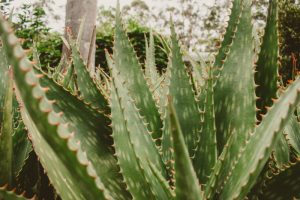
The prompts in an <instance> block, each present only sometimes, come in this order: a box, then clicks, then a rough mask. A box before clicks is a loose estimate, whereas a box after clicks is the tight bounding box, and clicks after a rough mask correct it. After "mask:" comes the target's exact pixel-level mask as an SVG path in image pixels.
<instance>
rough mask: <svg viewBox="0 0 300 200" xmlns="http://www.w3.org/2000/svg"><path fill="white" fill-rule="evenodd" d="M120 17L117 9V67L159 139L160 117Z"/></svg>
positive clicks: (160, 132)
mask: <svg viewBox="0 0 300 200" xmlns="http://www.w3.org/2000/svg"><path fill="white" fill-rule="evenodd" d="M120 15H121V14H120V9H117V15H116V28H115V43H114V55H113V58H114V62H115V66H116V69H117V70H118V71H119V72H120V75H121V76H122V78H123V80H127V83H126V85H127V87H128V89H129V91H130V93H131V95H132V98H133V99H134V101H135V102H136V106H137V107H138V109H140V114H141V115H142V116H144V117H145V119H146V121H147V123H149V130H150V131H151V132H153V134H152V136H153V138H154V139H157V138H160V137H161V135H162V131H161V128H162V122H161V119H160V115H159V113H158V109H157V107H156V105H155V101H154V99H153V96H152V94H151V92H150V89H149V87H148V85H147V82H146V80H145V78H144V74H143V71H142V68H141V66H140V64H139V63H138V59H137V56H136V54H135V52H134V49H133V47H132V46H131V44H130V42H129V40H128V37H127V35H126V32H125V31H124V29H123V26H122V22H121V16H120Z"/></svg>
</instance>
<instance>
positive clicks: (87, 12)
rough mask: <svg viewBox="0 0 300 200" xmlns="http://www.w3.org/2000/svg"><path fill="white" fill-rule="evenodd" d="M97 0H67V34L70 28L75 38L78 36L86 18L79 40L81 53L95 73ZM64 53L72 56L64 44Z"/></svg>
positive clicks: (91, 70) (67, 56)
mask: <svg viewBox="0 0 300 200" xmlns="http://www.w3.org/2000/svg"><path fill="white" fill-rule="evenodd" d="M96 17H97V0H67V6H66V21H65V27H66V29H65V36H66V38H67V30H68V29H70V31H71V33H72V35H73V37H74V38H77V37H78V33H79V28H80V25H81V22H82V20H84V25H83V32H82V35H81V39H80V40H79V44H78V45H79V47H80V48H79V49H80V54H81V56H82V58H83V60H84V61H85V62H86V64H87V65H88V69H89V70H90V72H91V73H92V74H93V73H94V72H95V48H96V45H95V42H96V37H95V36H96V31H95V29H96V26H95V25H96ZM63 55H65V56H66V58H69V57H70V52H69V51H68V50H67V48H66V47H65V46H64V48H63Z"/></svg>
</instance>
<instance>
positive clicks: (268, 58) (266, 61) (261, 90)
mask: <svg viewBox="0 0 300 200" xmlns="http://www.w3.org/2000/svg"><path fill="white" fill-rule="evenodd" d="M277 9H278V8H277V0H273V1H270V5H269V11H268V18H267V24H266V28H265V35H264V36H263V40H262V45H261V50H260V53H259V55H258V61H257V67H256V71H257V72H256V73H255V83H256V84H257V85H258V87H257V88H256V95H257V96H258V97H259V99H258V100H257V104H256V105H257V108H258V109H259V111H258V114H265V113H266V112H267V108H266V107H270V106H272V104H273V101H272V99H273V98H276V97H277V88H278V85H277V84H278V83H277V79H278V56H279V50H278V49H279V47H278V43H279V41H278V30H277V23H278V10H277ZM258 118H259V119H260V118H261V117H260V116H259V115H258Z"/></svg>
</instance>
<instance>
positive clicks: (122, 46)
mask: <svg viewBox="0 0 300 200" xmlns="http://www.w3.org/2000/svg"><path fill="white" fill-rule="evenodd" d="M251 4H252V2H251V1H250V0H234V1H233V2H232V6H231V14H230V19H229V21H228V27H227V32H226V33H225V35H224V38H223V42H222V44H221V46H220V48H219V52H218V54H217V55H216V58H215V61H214V63H205V62H204V64H202V65H200V64H199V63H197V62H196V61H193V60H192V61H191V65H192V68H191V69H190V68H187V67H186V66H185V62H184V61H183V53H182V51H181V46H180V44H179V41H178V39H177V37H176V33H175V28H174V27H173V26H172V25H171V38H170V46H169V47H167V48H168V50H167V52H169V64H168V68H167V71H166V72H165V73H164V74H162V75H161V74H159V73H158V72H157V71H156V66H155V59H154V56H155V52H154V45H155V44H154V40H153V35H152V34H151V36H150V39H149V43H148V42H147V44H146V49H147V50H146V51H147V56H146V57H147V58H146V62H145V63H146V64H145V70H144V69H143V68H142V67H141V65H140V63H139V62H138V59H137V57H136V54H135V52H134V50H133V48H132V46H131V44H130V41H129V40H128V38H127V36H126V32H125V30H124V28H123V25H122V20H121V14H120V12H117V15H116V26H115V42H114V52H113V55H112V56H111V55H109V54H108V53H107V62H108V65H109V68H110V76H109V77H107V75H106V74H104V73H103V72H102V74H101V76H102V77H105V78H104V79H101V80H99V79H95V78H93V77H91V76H90V73H89V72H88V71H87V68H86V65H85V63H84V62H83V61H82V59H81V57H80V54H79V51H78V48H77V46H76V42H74V41H73V40H72V39H71V40H70V49H71V50H72V58H73V62H72V64H71V65H70V67H69V70H68V72H67V73H66V75H61V74H60V73H59V71H58V72H55V73H54V74H46V73H45V72H43V71H42V70H41V69H40V68H39V67H38V66H39V65H38V64H36V63H33V62H31V61H29V60H28V59H27V57H26V53H25V52H24V50H23V49H22V48H21V46H20V44H19V42H18V38H16V37H15V36H14V34H13V30H12V29H11V27H10V25H9V23H8V22H6V21H5V20H4V19H3V17H0V34H1V38H2V43H3V48H2V49H1V66H0V67H1V68H0V70H1V71H0V72H1V73H0V78H1V79H0V80H1V85H0V87H1V90H0V106H1V108H3V109H2V110H1V112H0V114H1V115H0V116H1V117H0V126H1V129H0V130H1V132H0V149H1V151H0V154H1V156H2V157H1V161H0V166H1V167H0V177H1V180H0V181H1V182H0V183H1V184H3V185H4V184H6V185H5V187H2V188H0V199H1V198H2V199H25V198H26V197H28V196H29V195H28V194H27V189H26V187H25V188H24V184H21V183H20V182H21V181H20V175H18V174H19V173H23V174H24V171H25V172H28V170H26V169H27V168H28V167H29V168H30V166H31V162H30V159H29V158H30V155H31V154H33V153H35V154H36V155H37V157H38V159H34V158H33V160H34V162H33V163H36V162H37V161H38V162H40V163H41V166H40V167H42V168H43V169H44V170H45V173H46V175H45V174H44V173H41V174H44V176H47V177H48V178H49V180H50V183H51V185H53V187H54V188H55V193H57V194H58V195H59V197H58V196H57V195H52V196H51V198H52V199H58V198H62V199H72V200H73V199H89V200H90V199H180V200H181V199H195V200H196V199H199V200H202V199H230V200H231V199H244V198H246V197H248V198H249V199H291V198H292V197H299V196H300V193H299V191H300V184H299V183H300V178H299V177H300V176H299V174H300V168H299V165H300V158H299V153H300V133H299V132H300V127H299V126H300V125H299V122H298V118H297V116H298V115H296V114H295V111H296V110H297V106H298V104H299V102H300V79H296V80H295V81H294V82H293V83H292V84H291V85H290V86H289V87H288V88H283V87H280V86H279V84H278V72H277V71H278V65H279V64H278V60H279V55H278V49H279V43H278V32H277V12H278V10H277V1H275V0H271V1H270V5H269V15H268V20H267V25H266V28H265V35H264V36H263V38H262V44H261V50H260V52H259V53H258V54H256V52H255V51H254V37H253V35H252V34H253V32H252V23H251V19H252V16H251ZM166 46H168V45H166ZM4 50H5V53H4ZM3 61H5V62H3ZM6 61H7V62H6ZM8 63H9V64H10V65H11V66H12V67H11V68H12V69H9V67H8ZM9 71H12V72H11V77H12V76H13V78H9V76H7V74H9ZM12 82H13V83H14V85H15V87H14V94H13V93H12V91H13V89H12V87H13V83H12ZM14 95H15V96H16V99H17V100H18V103H17V102H15V104H13V101H14V98H15V97H14ZM14 108H15V109H14ZM13 110H15V112H13ZM19 112H20V113H21V116H22V121H23V122H24V124H25V126H26V128H27V129H28V135H29V138H30V141H31V143H32V146H33V151H32V150H28V151H25V150H24V149H22V150H19V151H17V150H18V148H17V147H18V146H16V147H15V146H14V144H15V143H14V140H13V139H14V136H16V131H14V130H16V129H14V128H13V124H14V121H18V117H13V113H16V115H18V113H19ZM260 114H261V115H260ZM18 122H19V123H20V124H22V123H23V122H20V121H18ZM20 130H21V131H23V132H22V134H23V135H22V136H23V137H24V135H25V136H27V131H26V129H25V128H24V127H23V128H20ZM23 142H25V143H26V142H28V140H27V139H26V137H25V139H24V141H23ZM16 149H17V150H16ZM13 152H16V153H13ZM24 152H26V153H24ZM30 152H31V153H30ZM20 155H23V157H21V158H18V159H17V160H19V162H20V163H18V164H17V166H19V167H18V170H17V172H19V173H16V174H15V173H14V169H13V168H14V167H13V166H15V164H14V162H13V160H16V157H18V156H20ZM2 158H4V159H2ZM38 166H39V164H38ZM25 174H26V173H25ZM38 177H40V176H38ZM14 180H15V181H14ZM29 180H30V179H29ZM37 182H41V181H40V180H38V181H37ZM46 182H47V181H46ZM20 185H23V190H24V191H25V194H24V195H25V196H24V195H23V196H20V195H17V194H14V190H13V191H9V190H12V189H13V187H16V188H17V193H18V191H20V192H22V191H21V189H18V187H20ZM33 185H34V184H33ZM38 185H45V184H41V183H39V184H38ZM46 185H48V187H47V188H48V189H49V190H50V188H51V187H50V186H49V183H48V182H47V184H46ZM25 186H26V184H25ZM41 188H43V187H41ZM47 188H46V190H47ZM44 190H45V188H44ZM35 191H36V193H39V192H40V190H38V189H36V190H35ZM36 197H37V198H40V197H39V194H36ZM40 199H42V198H40Z"/></svg>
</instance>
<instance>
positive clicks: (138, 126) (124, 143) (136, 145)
mask: <svg viewBox="0 0 300 200" xmlns="http://www.w3.org/2000/svg"><path fill="white" fill-rule="evenodd" d="M111 73H112V75H113V87H114V89H113V90H112V94H111V95H112V96H111V101H112V125H113V138H114V141H115V147H116V155H117V157H118V160H119V163H120V167H121V170H122V172H123V175H124V178H125V182H126V183H127V185H128V188H129V191H130V192H131V194H132V195H133V197H134V198H136V199H143V198H151V199H152V198H154V199H156V198H160V199H170V197H171V192H170V191H169V190H165V189H166V188H165V187H164V185H163V184H162V182H161V181H160V180H159V179H157V178H155V176H154V175H153V172H152V170H151V169H150V166H149V162H150V163H151V164H153V165H154V166H155V167H156V168H157V169H158V170H159V171H160V173H161V174H162V176H165V174H166V172H165V168H164V166H163V163H162V160H161V157H160V155H159V152H158V149H156V147H155V142H154V141H152V138H151V135H150V133H149V132H148V131H147V128H146V126H145V123H144V121H143V119H142V118H141V117H140V116H139V113H138V110H137V108H136V107H135V105H134V103H133V100H132V99H130V93H128V91H127V89H126V88H125V87H124V86H125V85H126V83H125V82H122V78H121V77H120V75H118V74H117V72H116V71H115V69H112V72H111ZM140 188H144V189H143V190H141V189H140Z"/></svg>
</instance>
